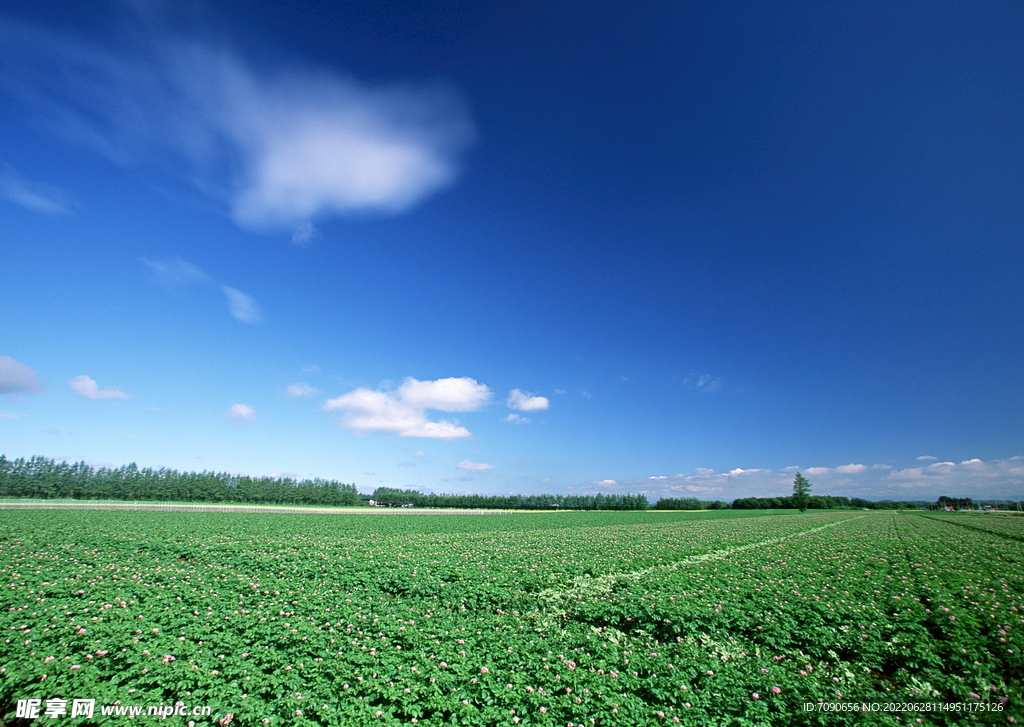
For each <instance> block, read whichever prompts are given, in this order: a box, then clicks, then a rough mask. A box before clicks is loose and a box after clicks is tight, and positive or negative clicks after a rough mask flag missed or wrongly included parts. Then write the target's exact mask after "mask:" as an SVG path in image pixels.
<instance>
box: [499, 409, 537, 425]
mask: <svg viewBox="0 0 1024 727" xmlns="http://www.w3.org/2000/svg"><path fill="white" fill-rule="evenodd" d="M502 421H504V422H508V423H509V424H529V423H530V417H524V416H519V415H518V414H516V413H515V412H512V413H511V414H509V415H508V416H507V417H505V418H504V419H502Z"/></svg>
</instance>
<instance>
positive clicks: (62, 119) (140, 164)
mask: <svg viewBox="0 0 1024 727" xmlns="http://www.w3.org/2000/svg"><path fill="white" fill-rule="evenodd" d="M1022 30H1024V9H1022V8H1021V6H1020V5H1019V4H1017V3H1011V2H982V3H967V2H943V3H939V4H935V3H923V2H909V3H901V4H899V5H898V6H895V7H894V6H892V4H891V3H883V2H863V3H810V2H793V3H775V4H770V3H757V2H733V3H704V2H693V3H648V4H644V5H643V6H637V5H635V4H626V3H596V4H595V3H576V2H559V3H530V2H526V3H514V4H507V3H444V4H438V3H412V2H380V1H379V0H375V1H374V2H362V3H361V2H347V3H337V4H328V3H322V2H311V1H307V2H289V3H282V2H266V1H265V2H246V3H241V2H236V1H224V2H210V3H198V2H194V3H167V4H163V3H159V2H144V1H142V0H136V1H129V0H120V1H118V2H109V3H106V4H104V3H85V4H84V3H64V2H47V3H42V4H40V3H29V2H26V1H23V0H12V1H9V2H7V3H5V5H4V10H3V13H2V14H0V109H3V111H2V113H0V220H2V224H0V259H2V272H0V311H2V315H0V452H3V453H4V454H6V455H7V456H9V457H17V456H30V455H34V454H40V455H46V456H52V457H66V458H69V459H72V460H76V461H77V460H85V461H88V462H93V463H99V464H108V465H119V464H122V463H125V462H130V461H134V462H138V463H139V464H140V465H144V466H169V467H175V468H179V469H186V470H192V469H213V470H218V471H236V472H245V473H249V474H256V475H260V474H269V473H275V474H290V475H297V476H300V477H306V476H318V477H325V478H331V479H339V480H342V481H345V482H355V483H356V484H357V485H358V486H359V487H360V489H361V490H363V491H371V490H372V489H373V488H374V487H376V486H378V485H381V484H386V485H388V486H393V487H415V488H418V489H423V490H431V491H440V492H487V493H506V492H523V493H532V492H593V491H612V492H645V493H647V494H648V496H649V497H650V498H651V499H656V498H658V497H662V496H699V497H702V498H705V499H716V498H717V499H733V498H735V497H744V496H751V495H771V494H785V493H787V492H789V491H790V490H791V485H790V483H791V482H792V478H793V473H794V472H795V471H796V469H797V468H799V469H801V470H802V471H803V472H805V473H807V474H808V476H809V478H810V479H811V482H812V483H813V484H814V487H815V492H818V493H822V494H824V493H830V494H845V495H851V496H863V497H868V498H871V499H883V498H888V499H933V498H934V497H936V496H938V495H940V494H949V495H970V496H976V497H994V496H1001V497H1008V496H1016V495H1018V494H1024V444H1022V434H1024V419H1022V417H1021V411H1022V404H1024V378H1022V375H1021V370H1022V369H1021V364H1022V361H1024V337H1022V335H1021V321H1022V320H1024V297H1022V295H1021V293H1022V288H1024V285H1022V280H1021V273H1020V271H1021V269H1022V262H1024V260H1022V258H1024V254H1022V251H1024V247H1022V232H1024V219H1022V210H1024V205H1022V202H1024V172H1022V170H1024V142H1022V140H1024V135H1022V132H1021V130H1022V129H1024V123H1022V122H1024V101H1022V99H1024V93H1022V92H1024V62H1022V61H1024V48H1022V46H1021V44H1020V42H1019V39H1020V37H1021V33H1022Z"/></svg>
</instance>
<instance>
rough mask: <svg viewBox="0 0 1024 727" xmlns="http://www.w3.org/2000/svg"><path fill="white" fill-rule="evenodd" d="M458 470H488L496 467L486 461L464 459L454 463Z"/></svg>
mask: <svg viewBox="0 0 1024 727" xmlns="http://www.w3.org/2000/svg"><path fill="white" fill-rule="evenodd" d="M455 466H456V467H457V468H458V469H460V470H468V471H470V472H489V471H490V470H493V469H497V468H496V467H495V466H494V465H493V464H487V463H486V462H471V461H470V460H468V459H464V460H462V461H461V462H459V463H458V464H457V465H455Z"/></svg>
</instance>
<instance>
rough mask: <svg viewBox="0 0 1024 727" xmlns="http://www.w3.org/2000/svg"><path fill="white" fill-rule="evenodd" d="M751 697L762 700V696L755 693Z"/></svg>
mask: <svg viewBox="0 0 1024 727" xmlns="http://www.w3.org/2000/svg"><path fill="white" fill-rule="evenodd" d="M750 696H751V697H753V698H754V699H760V698H761V695H760V694H758V693H757V692H754V693H753V694H751V695H750Z"/></svg>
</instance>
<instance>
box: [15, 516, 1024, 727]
mask: <svg viewBox="0 0 1024 727" xmlns="http://www.w3.org/2000/svg"><path fill="white" fill-rule="evenodd" d="M0 588H2V591H0V593H2V594H3V595H2V598H0V606H2V610H0V629H2V631H3V636H2V638H3V643H0V723H2V724H4V725H27V724H57V725H61V724H68V725H76V724H146V723H152V724H156V723H157V722H160V721H164V720H162V719H161V718H160V717H159V716H148V715H147V713H146V712H145V711H143V712H142V713H141V714H139V715H137V716H135V717H129V716H125V715H129V714H132V712H131V711H130V710H131V709H133V708H136V707H138V708H139V709H145V708H147V707H151V706H152V705H175V704H176V703H178V704H179V705H182V707H183V709H184V708H185V707H187V708H188V709H192V708H193V707H194V706H196V705H200V706H203V707H204V708H207V711H208V715H204V716H181V715H182V714H184V712H183V711H179V712H176V713H175V714H174V715H172V716H170V717H167V719H169V720H170V721H169V722H166V723H167V724H180V725H183V726H184V725H186V724H187V723H188V722H189V721H190V720H191V721H194V722H195V724H197V725H198V724H207V725H210V724H220V725H227V724H232V725H243V726H245V727H249V726H250V725H251V726H253V727H256V726H259V725H268V724H269V725H310V726H312V725H338V726H339V727H340V726H344V727H364V726H367V725H369V726H373V725H382V726H383V725H387V726H389V727H391V726H394V725H412V724H418V725H429V726H431V727H437V726H439V725H450V724H461V725H481V726H490V725H551V726H555V725H561V726H565V725H571V726H572V727H591V726H594V727H610V726H621V727H636V726H646V725H666V726H668V725H677V724H682V725H692V726H694V727H696V726H697V725H722V726H724V725H737V726H753V725H847V724H849V725H864V724H867V725H947V724H948V725H952V724H958V725H959V724H968V725H973V724H998V725H1005V724H1015V723H1024V700H1022V689H1024V518H1018V517H998V516H992V517H988V516H980V515H979V516H975V517H957V516H944V515H934V514H927V515H924V514H909V513H893V512H887V513H867V512H829V511H817V512H814V511H809V512H808V513H806V514H803V515H800V514H773V515H766V514H764V513H762V512H756V511H728V510H727V511H712V512H707V513H686V512H649V513H648V512H582V513H566V512H560V513H538V514H527V513H501V514H493V515H479V516H476V515H474V516H467V515H435V516H431V517H388V516H386V515H382V516H380V517H374V516H370V515H298V514H274V513H260V514H250V513H221V512H101V511H60V510H58V511H54V510H50V511H30V510H23V511H0ZM75 699H85V700H89V699H91V700H95V704H96V707H95V713H94V715H93V716H92V717H87V716H72V706H71V705H72V701H73V700H75ZM27 700H39V701H38V702H35V703H29V702H28V701H27ZM60 700H66V710H65V712H63V713H62V712H61V710H62V709H65V705H63V704H62V702H61V701H60ZM19 702H20V703H21V704H22V710H23V716H18V704H19ZM32 704H35V705H37V707H38V716H37V717H36V718H35V719H32V717H31V716H24V715H25V714H27V713H26V712H25V710H26V709H28V707H31V705H32ZM26 705H28V707H26ZM48 708H49V709H50V710H51V711H52V712H53V713H54V716H52V717H51V716H47V715H46V713H45V711H46V710H47V709H48ZM101 708H102V710H103V712H102V714H101ZM118 709H120V710H121V711H120V712H118V711H117V710H118ZM865 710H866V711H865ZM190 714H191V713H190ZM195 714H196V715H199V713H198V712H196V713H195Z"/></svg>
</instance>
